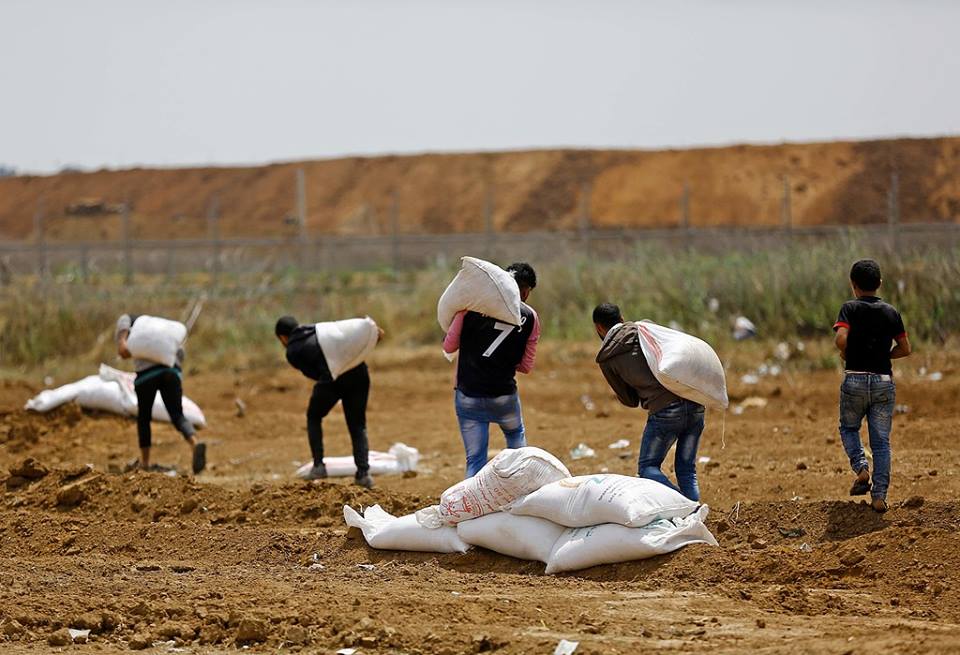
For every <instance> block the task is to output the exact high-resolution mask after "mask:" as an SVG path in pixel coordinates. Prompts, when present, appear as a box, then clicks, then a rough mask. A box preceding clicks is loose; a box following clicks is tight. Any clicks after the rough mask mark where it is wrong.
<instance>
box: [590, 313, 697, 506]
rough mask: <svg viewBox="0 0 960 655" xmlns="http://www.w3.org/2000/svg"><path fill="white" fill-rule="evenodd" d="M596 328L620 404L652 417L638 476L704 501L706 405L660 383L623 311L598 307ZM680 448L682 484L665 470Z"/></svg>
mask: <svg viewBox="0 0 960 655" xmlns="http://www.w3.org/2000/svg"><path fill="white" fill-rule="evenodd" d="M593 324H594V327H595V328H596V330H597V335H598V336H599V337H600V338H601V339H603V344H602V345H601V346H600V352H599V353H598V354H597V364H599V365H600V371H601V372H602V373H603V377H604V378H606V380H607V383H608V384H609V385H610V388H611V389H613V391H614V393H616V394H617V399H618V400H619V401H620V402H621V403H623V404H624V405H626V406H627V407H638V406H639V407H643V408H644V409H645V410H647V411H648V412H649V413H650V414H649V416H648V417H647V425H646V427H645V428H644V430H643V439H642V440H641V442H640V457H639V459H638V460H637V475H638V476H640V477H641V478H648V479H650V480H656V481H657V482H660V483H662V484H665V485H667V486H668V487H670V488H672V489H675V490H677V491H679V492H680V493H682V494H683V495H684V496H686V497H687V498H689V499H690V500H696V501H699V500H700V489H699V487H698V486H697V447H698V446H699V445H700V435H701V434H702V433H703V417H704V407H703V405H700V404H698V403H695V402H692V401H690V400H686V399H684V398H681V397H680V396H678V395H676V394H674V393H673V392H672V391H670V390H669V389H667V388H666V387H664V386H663V385H662V384H660V382H659V381H658V380H657V378H656V377H655V376H654V375H653V371H651V370H650V366H649V365H648V364H647V358H646V357H645V356H644V354H643V350H641V348H640V338H639V336H638V334H637V324H636V323H633V322H629V323H628V322H627V321H625V320H624V319H623V315H622V314H621V313H620V308H619V307H617V306H616V305H614V304H611V303H603V304H601V305H597V307H596V308H595V309H594V310H593ZM674 444H676V445H677V452H676V456H675V458H674V463H673V469H674V471H675V472H676V475H677V484H676V485H675V484H673V483H672V482H671V481H670V479H669V478H667V476H666V475H664V474H663V471H661V470H660V467H661V466H662V465H663V460H664V459H666V457H667V453H668V452H670V447H671V446H673V445H674Z"/></svg>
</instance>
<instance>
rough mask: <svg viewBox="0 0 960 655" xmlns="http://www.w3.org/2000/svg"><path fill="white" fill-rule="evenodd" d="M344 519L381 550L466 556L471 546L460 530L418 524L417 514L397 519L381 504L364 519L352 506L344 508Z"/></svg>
mask: <svg viewBox="0 0 960 655" xmlns="http://www.w3.org/2000/svg"><path fill="white" fill-rule="evenodd" d="M343 520H344V521H346V523H347V525H348V526H350V527H353V528H359V529H360V531H361V532H363V538H364V539H366V541H367V545H369V546H370V547H371V548H376V549H378V550H412V551H418V552H425V553H465V552H467V551H468V550H470V545H469V544H467V543H465V542H464V541H463V540H462V539H460V537H459V536H457V530H456V528H451V527H441V528H437V529H435V530H431V529H429V528H425V527H423V526H421V525H420V524H419V523H417V518H416V516H414V515H413V514H407V515H406V516H400V517H396V516H393V515H392V514H389V513H388V512H386V511H384V510H383V508H381V507H380V505H374V506H373V507H368V508H367V509H366V511H365V512H364V513H363V516H360V514H358V513H357V512H356V510H354V509H353V508H352V507H350V506H349V505H344V506H343Z"/></svg>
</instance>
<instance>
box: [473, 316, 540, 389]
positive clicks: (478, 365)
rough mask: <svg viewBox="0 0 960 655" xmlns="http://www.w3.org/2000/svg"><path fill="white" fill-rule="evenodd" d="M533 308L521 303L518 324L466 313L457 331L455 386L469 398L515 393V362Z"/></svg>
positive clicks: (519, 356) (528, 329)
mask: <svg viewBox="0 0 960 655" xmlns="http://www.w3.org/2000/svg"><path fill="white" fill-rule="evenodd" d="M534 321H535V318H534V313H533V310H532V309H530V308H529V307H527V306H526V305H524V304H522V303H521V305H520V325H519V326H516V325H510V324H509V323H502V322H500V321H498V320H497V319H495V318H491V317H489V316H485V315H483V314H478V313H476V312H467V313H466V314H465V315H464V317H463V330H462V331H461V332H460V356H459V358H458V360H457V389H459V390H460V391H461V392H462V393H463V394H464V395H467V396H470V397H472V398H496V397H497V396H508V395H510V394H513V393H516V392H517V380H516V373H517V365H518V364H520V360H522V359H523V354H524V352H525V351H526V348H527V340H528V339H529V338H530V334H531V333H532V332H533V324H534Z"/></svg>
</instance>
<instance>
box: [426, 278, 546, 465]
mask: <svg viewBox="0 0 960 655" xmlns="http://www.w3.org/2000/svg"><path fill="white" fill-rule="evenodd" d="M506 270H507V271H508V272H510V273H512V274H513V278H514V279H515V280H516V282H517V286H518V287H519V288H520V300H521V301H522V302H521V303H520V325H510V324H508V323H502V322H500V321H498V320H496V319H495V318H491V317H489V316H485V315H484V314H478V313H476V312H460V313H458V314H457V315H456V317H455V318H454V319H453V323H452V324H451V325H450V329H449V330H448V331H447V335H446V337H444V340H443V350H444V352H446V353H447V354H451V355H452V354H453V353H455V352H457V351H458V350H459V351H460V355H459V357H458V360H457V386H456V391H455V392H454V405H455V407H456V410H457V421H458V422H459V424H460V436H461V437H462V438H463V447H464V450H465V451H466V455H467V470H466V477H468V478H469V477H473V476H474V475H476V473H477V471H479V470H480V469H481V468H483V465H484V464H486V463H487V446H488V444H489V441H490V424H491V423H496V424H498V425H499V426H500V429H501V430H503V436H504V438H505V439H506V442H507V448H522V447H523V446H526V445H527V440H526V436H525V433H524V429H523V413H522V410H521V408H520V396H519V394H518V393H517V380H516V373H517V371H519V372H521V373H529V372H530V371H532V370H533V364H534V361H535V359H536V356H537V342H538V341H539V340H540V318H539V317H538V316H537V312H535V311H534V310H533V308H532V307H530V306H529V305H527V303H526V301H527V298H529V297H530V292H531V291H532V290H533V289H534V287H536V286H537V274H536V272H535V271H534V270H533V267H532V266H530V264H526V263H523V262H519V263H516V264H511V265H510V266H508V267H507V269H506Z"/></svg>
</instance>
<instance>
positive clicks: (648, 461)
mask: <svg viewBox="0 0 960 655" xmlns="http://www.w3.org/2000/svg"><path fill="white" fill-rule="evenodd" d="M703 414H704V409H703V405H698V404H697V403H695V402H692V401H689V400H678V401H675V402H673V403H670V404H669V405H667V406H666V407H664V408H663V409H661V410H659V411H657V412H651V413H650V416H649V417H648V418H647V426H646V427H645V428H644V429H643V440H642V441H641V442H640V459H639V460H638V461H637V475H639V476H640V477H641V478H647V479H648V480H656V481H657V482H660V483H662V484H665V485H667V486H668V487H670V488H671V489H675V490H677V491H679V492H680V493H682V494H683V495H684V496H686V497H687V498H689V499H690V500H696V501H699V500H700V488H699V487H698V486H697V447H698V446H699V445H700V435H701V434H702V433H703ZM674 443H676V444H677V452H676V456H675V458H674V461H673V470H674V471H675V472H676V474H677V483H678V484H679V488H678V487H677V485H675V484H673V483H672V482H670V479H669V478H668V477H667V476H666V475H664V474H663V471H661V470H660V467H661V466H662V465H663V460H664V459H666V457H667V453H668V452H669V451H670V447H671V446H672V445H673V444H674Z"/></svg>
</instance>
